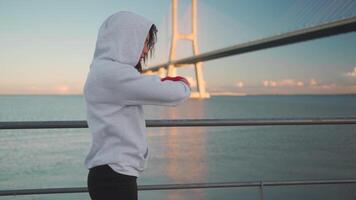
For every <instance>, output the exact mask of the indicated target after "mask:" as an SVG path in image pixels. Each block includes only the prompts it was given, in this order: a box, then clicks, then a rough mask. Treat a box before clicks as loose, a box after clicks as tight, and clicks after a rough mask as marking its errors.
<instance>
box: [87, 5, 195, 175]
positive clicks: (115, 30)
mask: <svg viewBox="0 0 356 200" xmlns="http://www.w3.org/2000/svg"><path fill="white" fill-rule="evenodd" d="M152 24H153V23H152V22H151V21H149V20H147V19H145V18H143V17H141V16H139V15H136V14H134V13H131V12H126V11H121V12H117V13H115V14H113V15H111V16H110V17H108V18H107V19H106V20H105V21H104V23H103V24H102V25H101V27H100V30H99V34H98V38H97V42H96V49H95V53H94V58H93V61H92V63H91V65H90V71H89V73H88V77H87V79H86V82H85V85H84V90H83V92H84V97H85V103H86V113H87V122H88V126H89V129H90V131H91V133H92V143H91V149H90V152H89V154H88V155H87V157H86V159H85V166H86V167H87V168H88V169H90V168H92V167H95V166H98V165H104V164H109V166H110V167H111V168H112V169H113V170H115V171H116V172H118V173H122V174H126V175H131V176H136V177H138V176H139V174H140V173H141V172H143V170H144V169H145V168H146V162H147V157H148V145H147V139H146V133H145V132H146V124H145V119H144V113H143V108H142V105H164V106H176V105H178V104H181V103H183V102H184V101H185V100H186V99H188V97H189V96H190V88H189V87H188V86H187V85H186V84H185V83H183V82H182V81H170V80H166V81H161V78H160V76H158V75H145V74H140V73H139V72H138V71H137V70H136V69H135V68H134V66H136V64H137V63H138V62H139V59H140V55H141V52H142V49H143V45H144V42H145V39H146V36H147V34H148V32H149V29H150V28H151V26H152Z"/></svg>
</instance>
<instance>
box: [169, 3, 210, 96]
mask: <svg viewBox="0 0 356 200" xmlns="http://www.w3.org/2000/svg"><path fill="white" fill-rule="evenodd" d="M191 1H192V4H191V5H192V9H191V10H192V13H191V17H192V23H191V25H192V32H191V33H188V34H181V33H179V31H178V0H172V41H171V48H170V52H169V61H173V60H174V59H176V48H177V42H178V41H179V40H189V41H191V43H192V47H193V55H198V54H199V46H198V37H197V0H191ZM193 65H194V69H195V79H196V85H197V91H196V92H191V95H190V97H191V98H209V97H210V95H209V93H207V92H206V87H205V86H206V84H205V81H204V76H203V70H202V62H198V63H195V64H193ZM180 66H182V65H180ZM176 67H178V66H176V65H175V64H171V65H169V66H168V69H167V75H168V76H176V75H177V71H176Z"/></svg>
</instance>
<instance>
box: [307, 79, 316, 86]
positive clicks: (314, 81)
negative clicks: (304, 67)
mask: <svg viewBox="0 0 356 200" xmlns="http://www.w3.org/2000/svg"><path fill="white" fill-rule="evenodd" d="M309 85H311V86H316V85H318V82H317V81H316V80H315V79H314V78H312V79H310V81H309Z"/></svg>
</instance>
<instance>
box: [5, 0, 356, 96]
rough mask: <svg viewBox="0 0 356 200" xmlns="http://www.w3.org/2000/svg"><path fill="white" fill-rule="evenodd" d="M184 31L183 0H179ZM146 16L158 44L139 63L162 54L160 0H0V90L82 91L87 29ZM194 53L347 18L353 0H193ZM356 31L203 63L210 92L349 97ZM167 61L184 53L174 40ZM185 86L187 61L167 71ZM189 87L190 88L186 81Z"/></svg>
mask: <svg viewBox="0 0 356 200" xmlns="http://www.w3.org/2000/svg"><path fill="white" fill-rule="evenodd" d="M178 2H179V31H180V32H182V33H188V32H189V31H190V12H189V11H190V9H191V7H190V0H179V1H178ZM120 10H128V11H132V12H135V13H137V14H140V15H142V16H144V17H146V18H148V19H150V20H152V21H153V22H154V23H155V24H156V25H157V27H158V43H157V45H156V51H155V55H154V57H153V58H151V59H150V60H149V61H148V63H147V65H149V66H154V65H155V64H161V63H165V62H167V61H168V53H169V49H170V38H171V29H170V28H171V21H170V16H171V1H170V0H154V1H144V0H130V1H124V0H115V1H114V0H100V1H99V0H90V1H88V0H76V1H69V0H64V1H58V0H32V1H21V0H11V1H8V0H0V24H1V27H0V44H1V45H0V72H1V73H0V94H82V88H83V85H84V83H85V79H86V76H87V73H88V72H89V65H90V63H91V61H92V57H93V53H94V48H95V42H96V37H97V32H98V29H99V26H100V25H101V23H102V22H103V21H104V20H105V19H106V18H107V17H108V16H110V15H111V14H112V13H114V12H117V11H120ZM197 12H198V19H197V20H198V43H199V50H200V52H201V53H203V52H208V51H212V50H215V49H220V48H224V47H228V46H232V45H236V44H241V43H244V42H248V41H253V40H257V39H261V38H264V37H269V36H273V35H276V34H281V33H285V32H289V31H293V30H297V29H301V28H305V27H310V26H314V25H317V24H322V23H326V22H331V21H334V20H338V19H342V18H346V17H351V16H355V15H356V1H354V0H338V1H335V0H334V1H333V0H312V1H309V0H308V1H307V0H270V1H258V0H198V11H197ZM355 44H356V33H355V32H353V33H347V34H342V35H337V36H333V37H328V38H323V39H317V40H312V41H308V42H302V43H298V44H293V45H287V46H282V47H277V48H271V49H266V50H260V51H256V52H250V53H246V54H241V55H235V56H230V57H225V58H221V59H216V60H212V61H207V62H204V63H203V71H204V79H205V82H206V90H207V92H209V93H211V94H235V95H260V94H268V95H269V94H278V95H279V94H287V95H293V94H350V93H352V94H355V93H356V54H355V52H356V45H355ZM177 51H178V54H177V59H179V58H183V57H187V56H191V55H192V51H191V45H190V43H189V42H187V41H179V43H178V47H177ZM177 73H178V75H182V76H186V77H187V78H188V79H189V80H190V81H192V82H191V84H192V85H193V86H195V84H194V77H195V74H194V68H193V67H192V66H186V67H183V68H178V69H177ZM193 89H194V88H193Z"/></svg>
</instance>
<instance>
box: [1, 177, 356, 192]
mask: <svg viewBox="0 0 356 200" xmlns="http://www.w3.org/2000/svg"><path fill="white" fill-rule="evenodd" d="M355 183H356V179H343V180H340V179H339V180H303V181H246V182H220V183H219V182H218V183H181V184H158V185H140V186H138V190H141V191H145V190H177V189H203V188H231V187H259V186H261V184H262V185H263V186H264V187H266V186H270V187H273V186H305V185H330V184H355ZM84 192H88V189H87V188H86V187H72V188H42V189H19V190H0V196H12V195H34V194H60V193H84Z"/></svg>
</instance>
